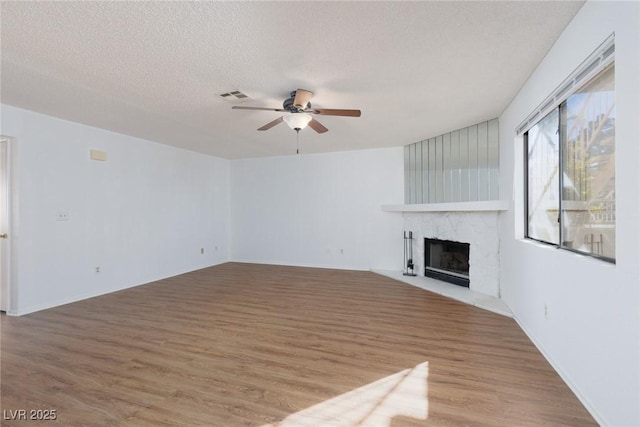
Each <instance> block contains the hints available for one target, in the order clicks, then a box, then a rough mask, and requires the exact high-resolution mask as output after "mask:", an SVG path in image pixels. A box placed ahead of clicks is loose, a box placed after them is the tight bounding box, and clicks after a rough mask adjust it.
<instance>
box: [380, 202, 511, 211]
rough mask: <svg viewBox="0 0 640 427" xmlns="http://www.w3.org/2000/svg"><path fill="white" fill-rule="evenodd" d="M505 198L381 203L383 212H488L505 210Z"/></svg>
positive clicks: (506, 203) (506, 204)
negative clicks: (405, 203) (413, 203)
mask: <svg viewBox="0 0 640 427" xmlns="http://www.w3.org/2000/svg"><path fill="white" fill-rule="evenodd" d="M507 209H509V202H508V201H506V200H486V201H481V202H457V203H425V204H415V205H382V210H383V211H385V212H488V211H494V212H499V211H506V210H507Z"/></svg>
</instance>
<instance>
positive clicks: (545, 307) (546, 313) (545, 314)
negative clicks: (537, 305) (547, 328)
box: [544, 304, 549, 319]
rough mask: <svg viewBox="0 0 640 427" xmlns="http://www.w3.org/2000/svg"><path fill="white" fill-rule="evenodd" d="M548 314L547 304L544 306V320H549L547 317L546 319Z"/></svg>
mask: <svg viewBox="0 0 640 427" xmlns="http://www.w3.org/2000/svg"><path fill="white" fill-rule="evenodd" d="M548 314H549V310H548V308H547V304H545V305H544V318H545V319H548V318H549V317H548Z"/></svg>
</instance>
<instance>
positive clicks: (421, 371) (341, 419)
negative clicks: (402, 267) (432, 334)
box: [262, 362, 429, 427]
mask: <svg viewBox="0 0 640 427" xmlns="http://www.w3.org/2000/svg"><path fill="white" fill-rule="evenodd" d="M428 376H429V362H424V363H421V364H419V365H416V366H415V367H414V368H411V369H405V370H404V371H400V372H398V373H396V374H393V375H390V376H388V377H385V378H382V379H380V380H378V381H375V382H373V383H371V384H367V385H365V386H362V387H359V388H357V389H355V390H352V391H350V392H348V393H345V394H342V395H340V396H337V397H334V398H333V399H329V400H326V401H324V402H322V403H319V404H317V405H314V406H312V407H310V408H307V409H303V410H302V411H298V412H296V413H295V414H291V415H289V416H288V417H287V418H285V419H284V420H282V421H281V422H279V423H276V424H265V425H263V426H262V427H294V426H295V427H317V426H331V427H355V426H359V427H360V426H361V427H365V426H371V427H386V426H389V425H391V421H392V420H393V418H394V417H398V416H404V417H412V418H415V419H416V420H426V419H427V416H428V414H429V402H428V399H427V378H428Z"/></svg>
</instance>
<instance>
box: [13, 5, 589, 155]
mask: <svg viewBox="0 0 640 427" xmlns="http://www.w3.org/2000/svg"><path fill="white" fill-rule="evenodd" d="M581 5H582V2H553V1H551V2H528V1H523V2H493V1H492V2H307V1H305V2H9V1H2V3H0V8H1V9H0V13H1V19H2V22H1V24H2V27H1V36H2V39H1V43H2V70H1V71H2V74H1V79H2V80H1V84H2V86H1V93H0V95H1V101H2V103H5V104H9V105H14V106H17V107H20V108H25V109H28V110H33V111H37V112H41V113H44V114H48V115H52V116H56V117H60V118H64V119H67V120H71V121H75V122H80V123H85V124H88V125H91V126H96V127H100V128H104V129H108V130H112V131H115V132H119V133H123V134H128V135H133V136H136V137H140V138H145V139H149V140H153V141H157V142H161V143H165V144H171V145H176V146H179V147H183V148H186V149H189V150H193V151H198V152H202V153H207V154H212V155H216V156H220V157H225V158H244V157H262V156H272V155H283V154H293V153H295V132H294V131H292V130H291V129H289V128H288V127H287V126H286V125H285V124H280V125H278V126H276V127H275V128H273V129H271V130H269V131H267V132H258V131H256V129H257V128H258V127H260V126H262V125H263V124H265V123H267V122H269V121H271V120H273V119H276V118H277V117H279V114H280V113H276V112H270V111H242V110H231V106H232V104H231V103H229V102H228V101H225V100H223V99H222V98H220V97H219V96H218V95H219V94H221V93H224V92H228V91H231V90H241V91H243V92H244V93H246V94H247V95H248V96H249V97H250V99H249V100H248V101H245V102H243V103H242V104H239V105H257V106H273V107H276V108H278V107H280V106H281V105H282V101H283V100H284V99H285V98H286V97H287V96H288V94H289V92H290V91H292V90H295V89H296V88H298V87H300V88H304V89H308V90H311V91H313V92H315V96H314V98H313V99H312V101H311V102H312V105H313V106H315V107H318V108H359V109H361V110H362V117H361V118H351V117H327V116H316V118H317V119H318V120H320V121H321V122H322V123H323V124H324V125H325V126H327V127H328V128H329V132H327V133H325V134H322V135H318V134H316V133H315V132H313V131H312V130H311V129H309V128H307V129H305V130H303V131H302V132H300V148H301V152H303V153H312V152H327V151H341V150H353V149H362V148H375V147H389V146H399V145H405V144H409V143H412V142H416V141H419V140H421V139H425V138H427V137H431V136H435V135H438V134H441V133H444V132H446V131H450V130H454V129H458V128H462V127H465V126H468V125H471V124H474V123H477V122H480V121H483V120H487V119H490V118H493V117H497V116H499V115H500V113H501V112H502V111H503V110H504V109H505V108H506V107H507V105H508V104H509V102H510V101H511V99H512V98H513V97H514V96H515V94H516V92H517V91H518V89H519V88H520V87H521V86H522V84H523V83H524V82H525V81H526V79H527V78H528V76H529V75H530V74H531V72H532V71H533V69H534V68H535V67H536V65H537V64H538V62H539V61H540V60H541V59H542V58H543V56H544V55H545V54H546V52H547V51H548V50H549V48H550V47H551V46H552V44H553V42H554V41H555V40H556V38H557V37H558V35H559V34H560V33H561V32H562V30H563V29H564V27H565V26H566V25H567V23H568V22H569V21H570V20H571V18H572V17H573V16H574V15H575V14H576V12H577V11H578V9H579V8H580V7H581Z"/></svg>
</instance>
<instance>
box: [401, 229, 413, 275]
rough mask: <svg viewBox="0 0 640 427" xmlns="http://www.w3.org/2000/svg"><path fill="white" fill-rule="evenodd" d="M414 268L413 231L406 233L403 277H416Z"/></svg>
mask: <svg viewBox="0 0 640 427" xmlns="http://www.w3.org/2000/svg"><path fill="white" fill-rule="evenodd" d="M413 268H414V265H413V231H408V232H407V231H404V270H403V272H402V275H403V276H416V273H414V272H413Z"/></svg>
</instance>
